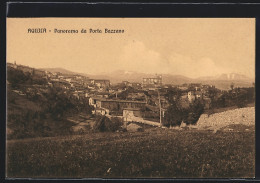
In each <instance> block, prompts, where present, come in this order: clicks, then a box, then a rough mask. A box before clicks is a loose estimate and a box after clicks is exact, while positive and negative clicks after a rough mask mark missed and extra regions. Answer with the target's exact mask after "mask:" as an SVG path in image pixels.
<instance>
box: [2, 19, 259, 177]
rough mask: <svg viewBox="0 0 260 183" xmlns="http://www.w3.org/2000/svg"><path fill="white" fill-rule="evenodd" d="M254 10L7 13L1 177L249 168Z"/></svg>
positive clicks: (210, 173) (199, 173) (209, 173)
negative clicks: (184, 14) (223, 13)
mask: <svg viewBox="0 0 260 183" xmlns="http://www.w3.org/2000/svg"><path fill="white" fill-rule="evenodd" d="M255 24H256V20H255V18H7V19H6V28H7V29H6V33H7V55H6V65H7V66H6V70H7V80H6V87H7V122H6V133H7V136H6V138H7V139H6V177H7V178H105V179H106V178H116V179H118V178H120V179H125V178H149V179H151V178H254V177H255V26H256V25H255Z"/></svg>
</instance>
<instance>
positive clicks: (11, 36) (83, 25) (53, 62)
mask: <svg viewBox="0 0 260 183" xmlns="http://www.w3.org/2000/svg"><path fill="white" fill-rule="evenodd" d="M29 28H46V29H47V33H42V34H40V33H38V34H37V33H34V34H33V33H28V29H29ZM106 28H107V29H120V30H122V29H123V30H124V33H121V34H119V33H114V34H112V33H111V34H109V33H104V29H106ZM54 29H63V30H64V29H67V30H71V29H76V30H78V31H79V33H78V34H71V33H54ZM81 29H86V30H87V33H81ZM89 29H100V30H102V31H103V33H101V34H97V33H96V34H94V33H89ZM49 30H50V32H49ZM14 61H16V63H17V64H22V65H27V66H30V67H35V68H55V67H59V68H64V69H68V70H70V71H74V72H79V73H86V74H101V73H102V74H104V73H108V72H113V71H116V70H126V71H135V72H142V73H149V74H155V73H158V74H172V75H184V76H187V77H191V78H197V77H202V76H215V75H220V74H222V73H239V74H244V75H246V76H248V77H250V78H254V76H255V19H254V18H7V62H11V63H14Z"/></svg>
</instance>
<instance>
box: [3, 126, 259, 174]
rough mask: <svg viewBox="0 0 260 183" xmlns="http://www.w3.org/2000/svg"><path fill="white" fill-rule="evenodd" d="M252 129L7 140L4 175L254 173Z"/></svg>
mask: <svg viewBox="0 0 260 183" xmlns="http://www.w3.org/2000/svg"><path fill="white" fill-rule="evenodd" d="M254 134H255V133H254V132H253V131H251V130H250V131H243V132H242V131H241V132H238V131H232V132H224V131H218V132H217V133H215V134H214V133H212V131H198V130H182V131H177V130H169V129H159V128H151V129H148V130H145V131H144V132H135V133H129V132H125V133H124V132H118V133H93V134H87V135H81V136H67V137H54V138H39V139H24V140H12V141H7V177H20V178H23V177H41V178H43V177H45V178H82V177H93V178H94V177H99V178H134V177H139V178H144V177H148V178H163V177H165V178H166V177H167V178H201V177H207V178H214V177H215V178H220V177H223V178H232V177H233V178H238V177H240V178H241V177H254V169H255V135H254Z"/></svg>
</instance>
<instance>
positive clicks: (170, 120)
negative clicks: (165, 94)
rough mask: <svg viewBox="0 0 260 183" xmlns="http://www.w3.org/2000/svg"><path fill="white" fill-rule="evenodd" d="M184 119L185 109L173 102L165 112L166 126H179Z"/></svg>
mask: <svg viewBox="0 0 260 183" xmlns="http://www.w3.org/2000/svg"><path fill="white" fill-rule="evenodd" d="M182 119H183V111H182V110H181V109H180V108H179V107H178V106H177V104H176V103H172V104H171V105H170V106H169V107H168V109H167V110H166V112H165V120H164V121H163V125H164V126H167V127H169V126H179V125H180V124H181V122H182Z"/></svg>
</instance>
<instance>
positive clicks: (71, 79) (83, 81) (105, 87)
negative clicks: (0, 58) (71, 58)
mask: <svg viewBox="0 0 260 183" xmlns="http://www.w3.org/2000/svg"><path fill="white" fill-rule="evenodd" d="M7 66H8V67H13V68H15V69H19V70H22V71H23V72H29V73H31V74H32V75H37V76H40V77H44V78H46V79H47V81H48V87H59V88H62V89H63V90H64V93H66V91H70V93H73V95H74V96H75V98H77V99H79V100H80V99H82V98H84V99H88V102H89V105H91V106H93V108H94V110H93V111H92V112H93V114H101V115H117V116H123V115H124V114H129V113H132V114H136V115H139V116H140V117H145V118H157V119H158V118H159V117H163V116H164V113H165V111H166V109H167V108H168V107H169V105H170V104H169V100H168V99H167V98H166V94H167V91H168V88H169V87H168V86H167V85H164V84H163V82H162V75H155V77H151V78H143V80H142V81H143V82H142V83H136V82H129V81H123V82H122V83H120V84H116V85H112V84H111V83H110V80H107V79H90V78H89V77H86V76H82V75H78V74H63V73H60V72H48V71H43V70H39V69H34V68H30V67H28V66H23V65H17V64H16V63H14V64H11V63H7ZM129 87H130V88H132V89H133V90H131V91H128V88H129ZM177 87H178V89H179V90H180V91H181V104H182V105H183V106H184V107H185V106H186V107H187V106H189V104H190V103H192V102H193V101H194V100H195V99H199V100H202V101H203V102H204V103H205V107H206V108H208V107H209V105H210V99H209V97H208V93H207V91H208V87H209V86H208V85H201V84H189V85H181V86H177ZM42 90H44V89H42ZM124 92H125V95H126V96H125V97H124V98H123V99H122V98H120V95H122V94H123V93H124Z"/></svg>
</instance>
